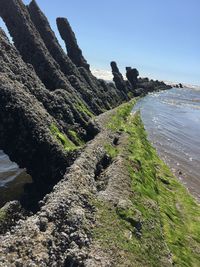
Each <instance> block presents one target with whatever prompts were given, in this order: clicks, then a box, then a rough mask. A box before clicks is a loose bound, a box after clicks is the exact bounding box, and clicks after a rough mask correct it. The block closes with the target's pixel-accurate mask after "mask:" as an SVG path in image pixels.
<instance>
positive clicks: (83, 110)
mask: <svg viewBox="0 0 200 267" xmlns="http://www.w3.org/2000/svg"><path fill="white" fill-rule="evenodd" d="M76 108H77V110H78V111H79V112H81V113H85V114H86V115H87V116H89V117H90V118H93V117H94V114H93V113H92V112H91V111H90V110H89V109H88V108H87V107H86V105H85V104H84V103H83V102H81V101H79V102H78V104H76Z"/></svg>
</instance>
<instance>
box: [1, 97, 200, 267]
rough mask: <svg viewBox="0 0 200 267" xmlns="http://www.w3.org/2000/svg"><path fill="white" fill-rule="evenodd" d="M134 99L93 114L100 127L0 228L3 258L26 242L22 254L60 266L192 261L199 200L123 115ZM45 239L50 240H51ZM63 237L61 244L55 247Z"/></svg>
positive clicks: (137, 124) (135, 119)
mask: <svg viewBox="0 0 200 267" xmlns="http://www.w3.org/2000/svg"><path fill="white" fill-rule="evenodd" d="M134 102H135V100H134ZM133 104H134V103H133V102H130V103H128V104H122V105H121V106H120V107H118V108H116V109H114V110H111V111H108V112H106V113H104V114H102V115H100V116H98V117H96V118H95V121H96V122H97V123H98V124H99V125H100V128H101V131H100V133H99V134H98V135H97V136H96V137H95V138H94V139H93V140H92V141H90V142H89V143H88V144H87V145H86V147H85V148H84V149H83V151H82V153H81V154H80V156H79V157H78V158H77V159H76V161H75V162H74V164H73V165H72V166H71V167H70V168H69V170H68V171H67V172H66V174H65V177H64V179H63V180H62V181H60V182H59V183H58V184H57V185H56V186H54V189H53V191H52V193H50V194H49V195H47V196H46V197H45V198H44V200H43V201H42V203H41V209H40V211H38V212H37V213H36V214H35V215H33V216H31V217H28V218H27V219H25V220H21V221H20V222H18V223H17V225H16V226H15V227H14V228H12V232H7V233H6V234H5V235H2V236H0V241H1V242H0V243H1V245H0V256H1V257H0V258H1V262H0V264H3V265H2V266H9V265H10V264H11V263H13V262H15V260H16V259H18V261H19V262H20V261H21V259H22V257H23V255H25V254H26V253H27V249H28V250H29V254H28V256H26V257H27V260H28V261H29V262H32V263H35V264H37V265H39V266H40V264H41V263H42V262H43V263H44V264H46V265H45V266H51V265H52V264H54V263H55V262H56V263H57V264H60V266H62V265H63V262H64V261H65V262H67V263H68V264H72V263H73V264H84V266H88V267H89V266H133V265H132V264H133V263H134V264H136V266H144V264H146V265H150V266H153V265H154V264H157V265H159V266H172V265H174V264H175V265H176V264H177V265H178V266H184V265H183V263H184V264H185V261H187V263H188V264H191V265H188V266H195V263H197V262H199V260H200V259H199V254H197V252H195V251H193V246H194V245H195V246H196V247H197V248H200V240H198V233H200V229H199V215H200V207H199V205H197V204H195V201H194V198H193V197H192V196H191V195H190V194H189V193H188V192H187V191H186V189H185V187H183V185H181V184H180V182H179V181H178V179H177V178H173V175H172V173H171V172H170V171H169V169H168V168H167V167H166V165H165V164H164V163H163V162H162V161H161V160H160V159H159V158H158V156H157V154H156V152H155V149H154V148H153V147H152V146H151V145H150V143H149V142H148V141H147V139H146V138H147V136H146V133H145V132H144V128H143V124H142V122H141V119H140V118H139V115H137V114H135V115H134V116H132V115H131V116H130V111H131V108H132V106H133ZM143 145H144V147H143ZM141 155H143V156H142V157H141ZM149 155H151V157H153V161H152V159H151V157H150V158H149ZM140 157H141V158H140ZM154 161H155V163H154ZM97 170H98V171H97ZM141 174H142V176H141ZM145 177H146V178H145ZM141 179H142V180H141ZM175 192H176V194H174V193H175ZM183 194H184V195H183ZM63 214H66V215H65V220H64V221H63ZM198 214H199V215H198ZM150 222H151V223H150ZM184 222H185V223H187V224H188V225H190V228H187V227H186V224H185V223H184ZM149 223H150V224H149ZM70 225H71V226H70ZM72 225H73V227H72ZM170 225H171V226H170ZM152 226H153V228H152ZM191 226H192V227H191ZM171 227H172V228H173V227H175V228H176V231H175V232H174V231H173V232H171V230H170V228H171ZM185 227H186V228H185ZM61 229H62V230H61ZM119 229H120V231H119ZM72 233H73V234H72ZM194 233H196V234H197V237H196V238H195V239H194V238H193V237H194ZM24 234H25V235H26V239H25V240H24V241H23V242H22V243H19V242H20V240H21V239H22V238H23V236H24ZM187 236H188V237H190V238H189V239H188V238H187ZM47 240H54V241H53V243H54V245H53V247H52V245H50V246H49V245H47ZM178 240H179V242H178V243H177V241H178ZM16 242H18V245H17V243H16ZM63 242H64V243H63ZM64 244H65V245H64ZM139 244H140V246H139V247H138V245H139ZM63 245H64V247H65V249H66V250H60V248H61V247H60V246H63ZM10 246H12V248H13V249H12V251H10V252H9V257H7V256H8V254H7V256H6V257H5V254H4V253H5V251H7V248H8V247H10ZM183 246H184V247H183ZM136 247H138V248H137V250H135V249H136ZM108 248H109V249H108ZM158 248H160V249H158ZM52 249H53V251H52ZM183 249H184V253H185V254H184V253H183ZM17 251H18V252H17ZM39 251H42V254H41V253H40V252H39ZM50 251H51V253H53V255H54V258H52V257H50V254H51V253H50ZM61 251H62V252H61ZM64 251H65V252H64ZM148 251H150V252H148ZM16 253H19V254H18V256H17V255H16ZM49 253H50V254H49ZM19 255H21V256H20V257H19ZM122 255H123V256H122ZM186 255H187V258H185V257H186ZM6 264H7V265H6ZM193 264H194V265H193ZM0 266H1V265H0Z"/></svg>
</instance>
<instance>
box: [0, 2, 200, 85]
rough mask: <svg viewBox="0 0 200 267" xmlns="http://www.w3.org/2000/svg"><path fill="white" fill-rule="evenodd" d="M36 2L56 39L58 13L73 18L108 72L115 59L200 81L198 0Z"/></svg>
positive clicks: (95, 61)
mask: <svg viewBox="0 0 200 267" xmlns="http://www.w3.org/2000/svg"><path fill="white" fill-rule="evenodd" d="M29 2H30V0H29V1H28V0H24V3H29ZM37 3H38V4H39V6H40V7H41V9H42V10H43V11H44V12H45V14H46V16H47V17H48V19H49V21H50V24H51V26H52V28H53V30H54V31H55V32H56V35H57V36H58V38H59V34H58V32H57V28H56V23H55V19H56V17H58V16H62V17H67V18H68V19H69V21H70V23H71V25H72V28H73V30H74V32H75V33H76V36H77V39H78V43H79V45H80V47H81V49H82V50H83V53H84V55H85V57H86V59H87V60H88V62H89V63H90V65H91V67H92V68H95V69H101V70H110V66H109V63H110V61H112V60H115V61H117V62H118V65H119V67H120V68H121V70H122V71H123V70H124V68H125V66H132V67H136V68H138V70H139V72H140V74H141V76H149V77H150V78H156V79H161V80H169V81H180V82H185V83H192V84H199V85H200V15H199V12H200V11H199V10H200V1H199V0H190V1H189V0H59V1H49V0H37ZM0 25H2V22H0ZM59 40H60V38H59ZM61 43H62V42H61ZM62 45H63V43H62Z"/></svg>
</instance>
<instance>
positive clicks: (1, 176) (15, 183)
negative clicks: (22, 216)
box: [0, 150, 31, 207]
mask: <svg viewBox="0 0 200 267" xmlns="http://www.w3.org/2000/svg"><path fill="white" fill-rule="evenodd" d="M26 183H31V177H30V176H29V175H28V174H27V173H26V170H25V169H20V168H19V166H18V165H17V164H16V163H14V162H12V161H10V159H9V157H8V156H7V155H6V154H5V153H4V152H3V151H2V150H0V207H1V206H3V205H4V204H5V203H6V202H7V201H10V200H15V199H19V198H20V196H21V195H22V193H23V190H24V189H23V188H24V185H25V184H26Z"/></svg>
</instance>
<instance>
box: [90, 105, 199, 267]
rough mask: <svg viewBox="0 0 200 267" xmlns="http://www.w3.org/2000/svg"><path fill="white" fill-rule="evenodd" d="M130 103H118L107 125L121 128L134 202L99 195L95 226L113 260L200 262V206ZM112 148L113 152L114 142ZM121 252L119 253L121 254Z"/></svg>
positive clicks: (131, 262)
mask: <svg viewBox="0 0 200 267" xmlns="http://www.w3.org/2000/svg"><path fill="white" fill-rule="evenodd" d="M131 109H132V103H129V104H125V105H122V106H121V107H119V108H118V109H117V111H116V113H115V115H114V116H112V117H111V119H110V122H109V123H108V124H107V127H108V128H109V129H111V130H112V131H119V130H120V131H123V132H124V133H126V134H127V138H128V142H127V144H124V146H125V147H123V148H121V151H122V153H123V157H124V159H125V163H124V170H125V171H127V175H128V176H130V178H131V183H132V184H131V190H132V197H131V198H130V199H129V201H130V203H131V207H130V206H129V207H127V208H123V209H121V208H118V207H113V206H112V205H111V204H109V203H106V202H103V201H100V200H98V201H97V200H95V201H96V202H95V205H96V207H97V218H98V221H99V224H98V225H99V226H98V227H96V228H95V229H94V231H93V234H94V237H95V239H96V240H97V241H98V242H100V243H101V244H102V246H103V247H104V249H105V251H110V250H112V251H113V253H115V252H116V253H115V257H116V263H115V266H171V265H173V266H188V267H189V266H196V267H197V266H200V206H199V204H197V202H196V200H195V199H194V198H193V197H192V196H191V195H190V194H189V193H188V191H187V190H186V188H185V187H184V186H183V185H182V184H181V183H180V182H179V181H178V179H177V178H176V177H174V175H173V174H172V173H171V171H170V170H169V168H168V167H167V166H166V164H165V163H164V162H163V161H162V160H161V159H160V158H159V157H158V155H157V153H156V150H155V149H154V148H153V147H152V145H151V144H150V142H149V141H148V140H147V134H146V132H145V129H144V126H143V123H142V121H141V118H140V114H139V113H136V114H134V115H130V111H131ZM107 150H108V151H111V152H110V153H111V154H113V156H115V153H114V152H113V148H112V147H110V146H108V147H107ZM119 254H120V255H123V257H122V256H118V255H119Z"/></svg>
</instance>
